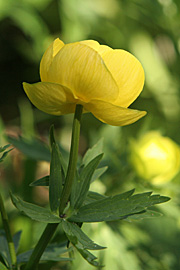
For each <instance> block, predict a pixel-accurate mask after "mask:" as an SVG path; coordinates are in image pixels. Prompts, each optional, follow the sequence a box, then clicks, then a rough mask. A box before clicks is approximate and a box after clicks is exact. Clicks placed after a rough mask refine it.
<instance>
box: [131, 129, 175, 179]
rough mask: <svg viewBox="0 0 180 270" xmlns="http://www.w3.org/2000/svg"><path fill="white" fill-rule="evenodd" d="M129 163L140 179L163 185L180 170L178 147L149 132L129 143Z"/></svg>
mask: <svg viewBox="0 0 180 270" xmlns="http://www.w3.org/2000/svg"><path fill="white" fill-rule="evenodd" d="M130 161H131V163H132V165H133V167H134V168H135V170H136V172H137V174H138V175H139V176H140V177H142V178H143V179H146V180H148V181H150V182H151V183H153V184H163V183H166V182H168V181H170V180H172V179H173V177H175V175H176V174H177V173H178V172H179V170H180V147H179V146H178V145H177V144H176V143H175V142H173V141H172V140H171V139H170V138H168V137H163V136H162V135H161V134H160V133H159V132H157V131H151V132H148V133H147V134H145V135H144V136H143V137H141V138H140V139H139V140H138V141H135V140H132V141H131V142H130Z"/></svg>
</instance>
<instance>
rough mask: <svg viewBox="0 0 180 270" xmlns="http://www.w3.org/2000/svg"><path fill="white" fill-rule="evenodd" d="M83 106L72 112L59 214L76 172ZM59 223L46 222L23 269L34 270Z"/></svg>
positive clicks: (67, 197)
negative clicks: (68, 152)
mask: <svg viewBox="0 0 180 270" xmlns="http://www.w3.org/2000/svg"><path fill="white" fill-rule="evenodd" d="M82 111H83V107H82V105H79V104H78V105H77V106H76V111H75V114H74V121H73V128H72V139H71V150H70V157H69V165H68V171H67V176H66V181H65V185H64V188H63V192H62V199H61V201H60V207H59V214H60V215H61V214H63V211H64V208H65V207H66V203H67V201H68V199H69V196H70V193H71V188H72V184H73V180H74V177H75V173H76V164H77V158H78V148H79V135H80V121H81V115H82ZM58 224H59V223H53V224H47V226H46V228H45V230H44V232H43V234H42V236H41V238H40V239H39V241H38V243H37V245H36V247H35V249H34V250H33V253H32V255H31V257H30V259H29V261H28V263H27V265H26V267H25V270H32V269H33V270H35V269H36V267H37V265H38V263H39V260H40V258H41V256H42V254H43V252H44V250H45V248H46V247H47V245H48V243H49V242H50V240H51V238H52V236H53V234H54V232H55V230H56V228H57V226H58Z"/></svg>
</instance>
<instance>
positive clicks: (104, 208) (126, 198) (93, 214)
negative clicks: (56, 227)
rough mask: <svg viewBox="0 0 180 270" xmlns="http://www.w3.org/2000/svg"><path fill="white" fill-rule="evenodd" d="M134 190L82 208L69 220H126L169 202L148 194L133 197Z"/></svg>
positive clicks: (162, 197) (158, 196)
mask: <svg viewBox="0 0 180 270" xmlns="http://www.w3.org/2000/svg"><path fill="white" fill-rule="evenodd" d="M133 192H134V190H130V191H128V192H126V193H123V194H118V195H115V196H110V197H107V198H104V199H101V200H98V201H96V202H92V203H90V204H86V205H84V206H82V207H81V208H80V209H79V210H78V211H77V212H76V214H74V215H72V216H71V217H70V218H69V219H68V220H69V221H72V222H100V221H112V220H118V219H126V218H127V217H128V216H130V215H134V214H137V213H138V214H140V213H141V212H145V211H146V209H147V208H148V207H151V206H153V205H155V204H159V203H163V202H166V201H168V200H169V198H168V197H164V196H160V195H151V194H152V192H146V193H141V194H136V195H133V196H132V194H133Z"/></svg>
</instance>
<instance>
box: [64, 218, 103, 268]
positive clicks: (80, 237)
mask: <svg viewBox="0 0 180 270" xmlns="http://www.w3.org/2000/svg"><path fill="white" fill-rule="evenodd" d="M62 227H63V230H64V232H65V233H66V236H67V238H68V239H69V241H70V242H71V243H72V244H73V245H74V246H75V248H76V249H77V250H78V251H79V253H80V254H81V255H82V257H83V258H84V259H85V260H87V261H88V262H89V263H90V264H91V265H93V266H98V265H99V263H98V262H97V261H95V260H96V259H97V258H96V257H95V256H94V255H93V254H92V253H90V252H89V251H88V250H87V249H90V250H99V249H104V248H105V247H102V246H99V245H97V244H95V243H94V242H93V241H92V240H91V239H90V238H89V237H88V236H87V235H86V234H85V233H84V232H83V231H82V230H81V229H80V228H79V226H78V225H77V224H73V223H70V222H67V221H64V220H63V222H62Z"/></svg>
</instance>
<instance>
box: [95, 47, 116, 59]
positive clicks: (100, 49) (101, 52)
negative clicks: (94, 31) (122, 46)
mask: <svg viewBox="0 0 180 270" xmlns="http://www.w3.org/2000/svg"><path fill="white" fill-rule="evenodd" d="M109 51H113V49H112V48H110V47H109V46H107V45H100V46H99V49H98V53H99V54H100V55H101V56H102V58H103V55H104V54H105V53H107V52H109Z"/></svg>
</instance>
